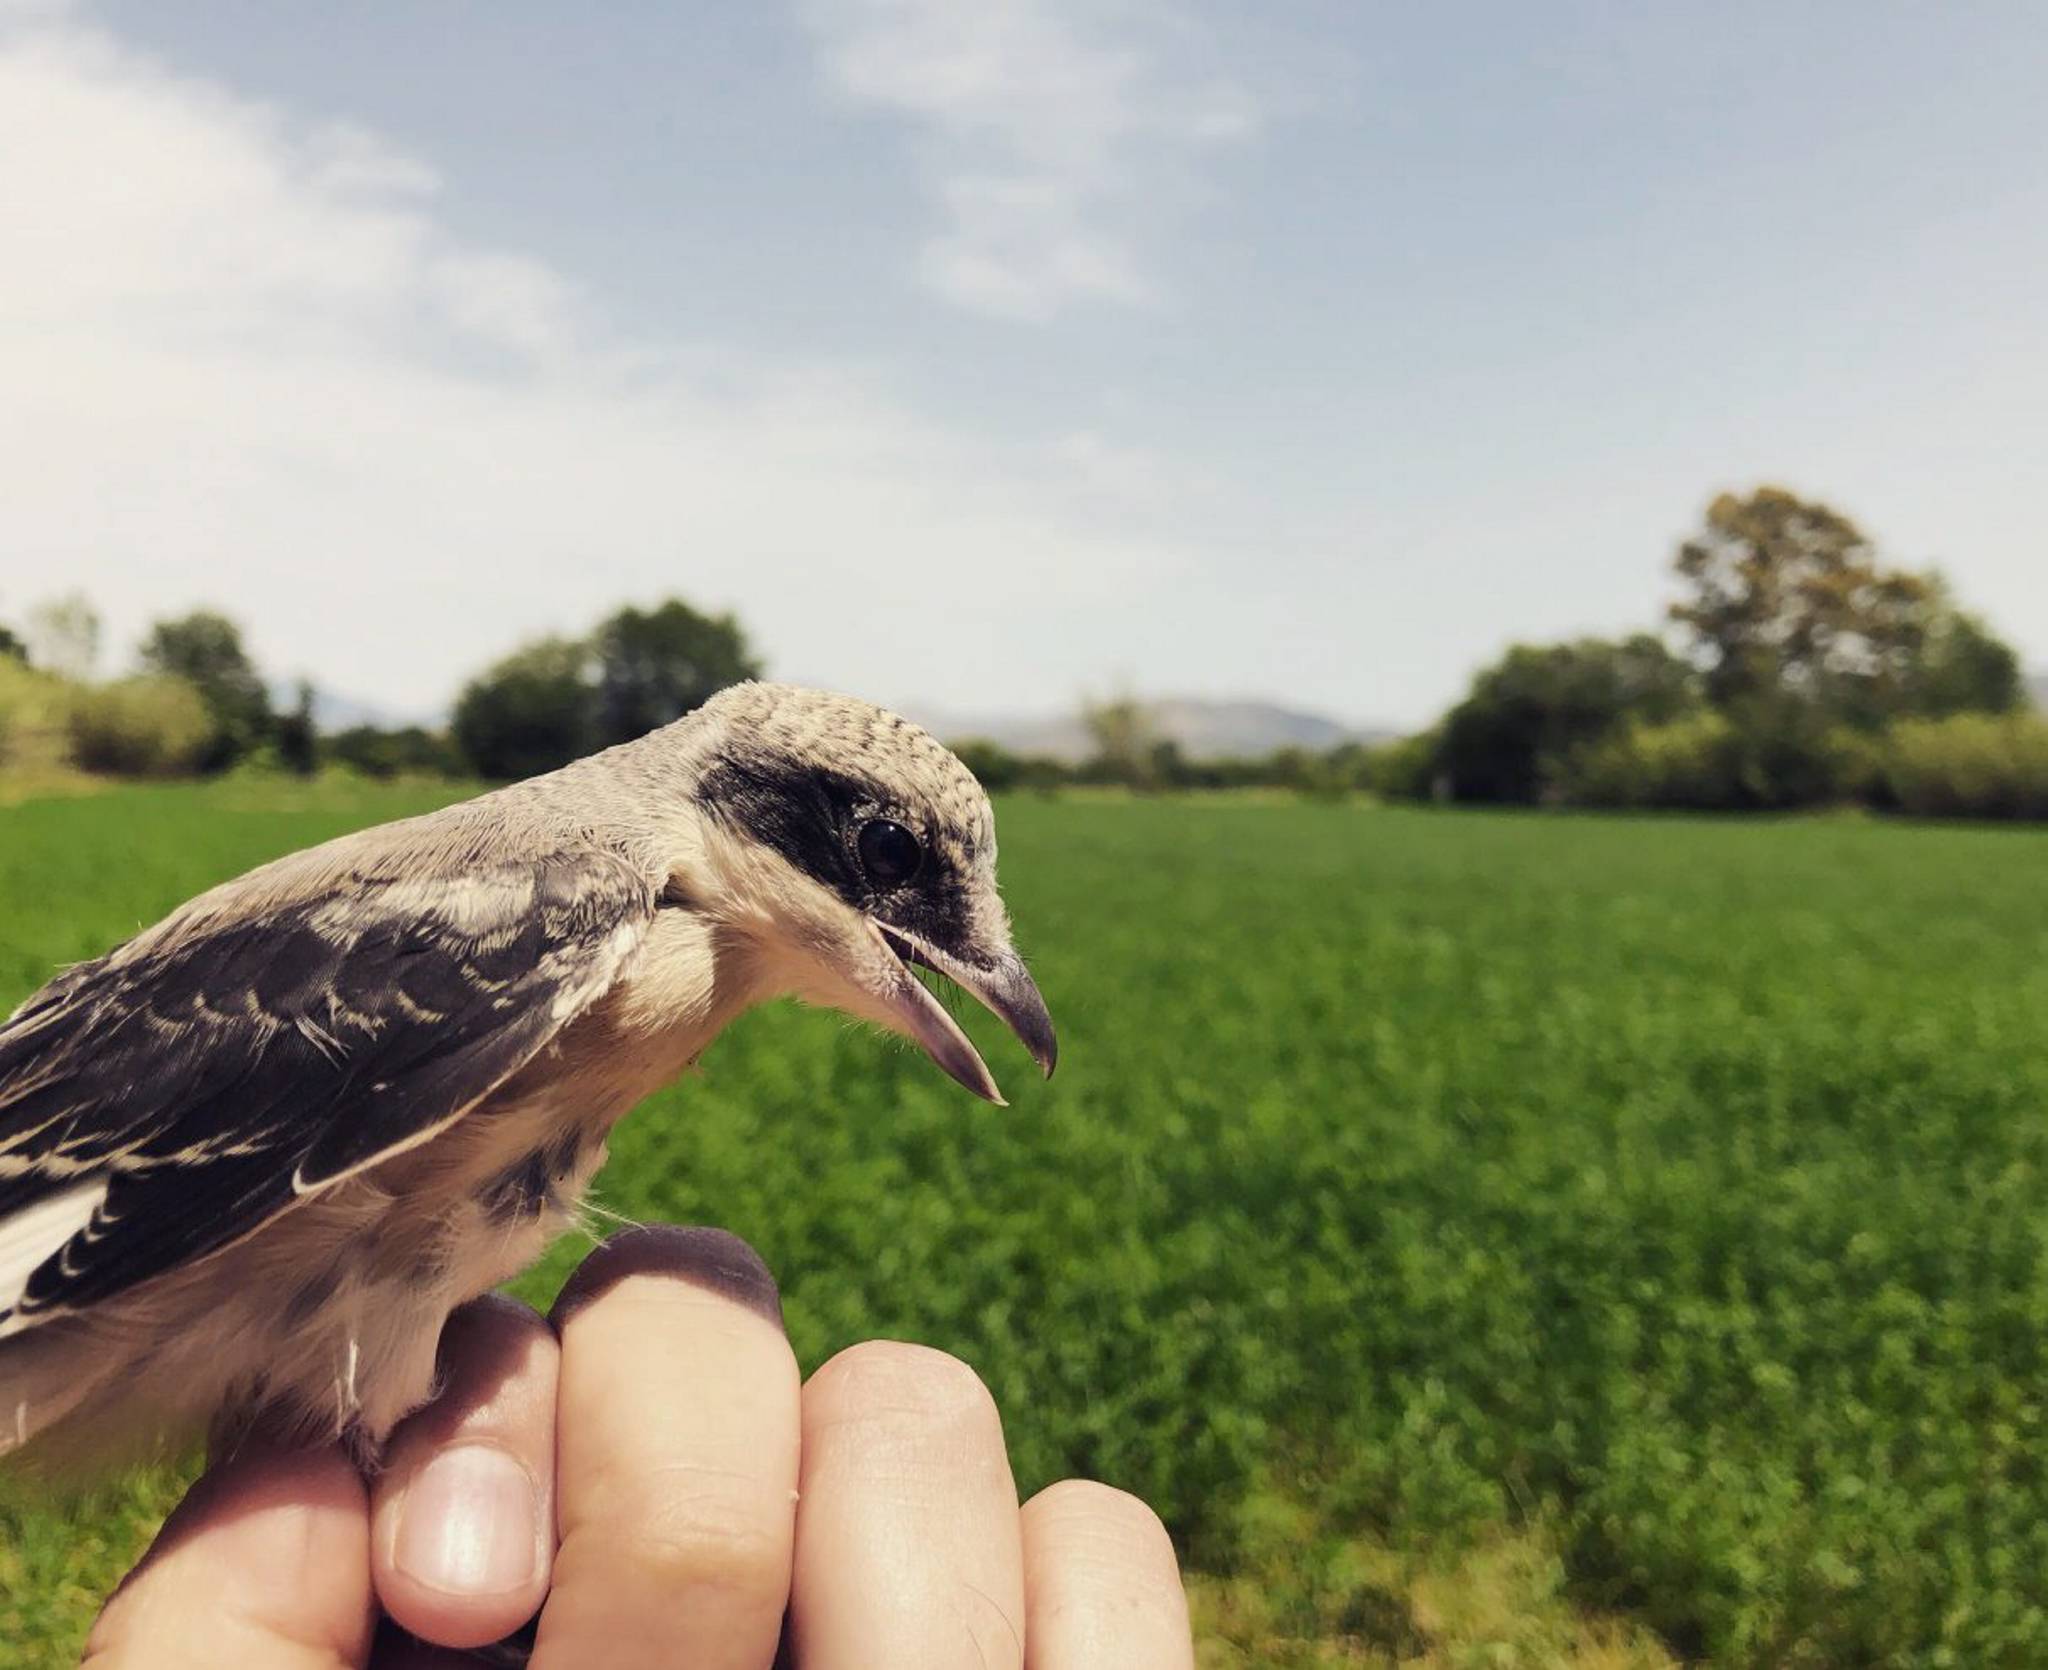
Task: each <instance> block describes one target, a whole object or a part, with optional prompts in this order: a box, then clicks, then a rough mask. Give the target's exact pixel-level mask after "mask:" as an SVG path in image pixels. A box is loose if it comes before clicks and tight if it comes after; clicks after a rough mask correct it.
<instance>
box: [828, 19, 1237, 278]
mask: <svg viewBox="0 0 2048 1670" xmlns="http://www.w3.org/2000/svg"><path fill="white" fill-rule="evenodd" d="M805 16H806V18H807V20H808V22H809V24H810V27H811V30H812V34H813V37H814V39H815V41H816V43H817V48H818V52H819V58H820V65H821V68H822V70H823V72H824V74H825V76H826V77H827V79H828V81H829V83H830V85H831V86H832V87H833V88H834V90H835V91H836V92H838V93H839V94H840V95H841V96H843V97H844V98H846V99H848V100H850V101H852V102H854V103H856V104H861V105H871V106H874V107H876V108H879V109H882V110H886V111H890V112H893V113H895V114H897V115H899V116H901V117H904V118H906V119H907V120H909V121H910V122H911V123H912V124H914V125H915V127H916V128H917V130H918V133H919V137H920V140H921V142H922V151H923V154H922V167H923V169H924V173H925V177H926V181H927V184H928V188H929V190H930V193H931V195H932V197H933V199H934V202H935V206H936V207H937V209H938V211H939V219H940V224H939V227H938V229H937V230H936V231H934V232H933V233H932V234H931V235H930V237H929V238H927V240H926V241H925V244H924V246H923V248H922V250H921V251H920V252H919V258H918V269H919V273H920V276H921V277H922V279H923V280H924V282H925V283H926V284H927V285H929V286H930V287H931V288H932V289H933V290H935V291H936V292H937V293H938V294H939V295H941V296H943V297H945V298H946V299H947V300H949V301H951V302H953V303H955V304H956V305H958V306H960V307H963V308H967V309H970V310H972V311H974V312H979V313H986V314H993V315H996V316H999V317H1005V318H1015V319H1043V318H1046V317H1048V316H1050V315H1052V314H1053V313H1055V312H1057V311H1059V310H1060V309H1061V308H1063V307H1065V306H1067V305H1069V304H1071V303H1076V302H1086V301H1109V302H1120V303H1137V302H1143V301H1145V300H1147V299H1149V298H1150V297H1151V295H1152V294H1153V285H1152V281H1151V279H1150V278H1149V276H1148V275H1147V273H1146V271H1145V263H1144V261H1143V259H1142V251H1141V248H1140V244H1141V240H1142V239H1143V237H1144V235H1145V231H1146V229H1147V228H1148V227H1156V226H1158V225H1159V224H1161V223H1162V222H1164V221H1167V220H1169V219H1171V217H1172V214H1173V211H1174V209H1175V208H1176V207H1177V206H1178V203H1179V200H1181V199H1183V198H1184V197H1185V196H1186V195H1187V193H1188V190H1189V182H1188V164H1189V161H1190V159H1191V158H1192V157H1193V156H1194V155H1196V154H1199V153H1201V152H1204V151H1206V150H1209V149H1211V148H1213V147H1215V146H1217V145H1222V144H1228V143H1232V142H1235V141H1239V140H1242V139H1244V138H1245V137H1246V136H1248V135H1249V134H1250V133H1251V132H1252V131H1253V129H1254V128H1255V126H1256V124H1257V115H1258V113H1257V110H1256V107H1255V104H1254V102H1253V100H1252V98H1251V96H1250V95H1249V94H1248V93H1247V92H1246V91H1245V89H1244V88H1243V87H1241V86H1239V85H1237V84H1236V83H1235V82H1234V81H1233V80H1232V79H1231V78H1230V77H1229V76H1228V75H1226V74H1224V73H1222V72H1220V71H1218V70H1216V69H1214V68H1211V67H1208V66H1206V65H1204V64H1203V63H1202V62H1201V59H1202V58H1203V57H1205V56H1208V55H1210V54H1209V49H1208V46H1207V43H1206V42H1205V41H1204V40H1203V38H1202V37H1201V36H1200V35H1199V33H1198V32H1197V31H1195V30H1194V29H1193V28H1192V26H1191V25H1190V24H1189V22H1188V21H1187V20H1186V19H1185V18H1184V17H1182V16H1180V15H1178V14H1177V13H1176V12H1175V11H1173V10H1172V9H1170V7H1169V5H1168V4H1167V3H1166V0H1126V3H1121V4H1119V3H1116V0H974V3H971V4H962V3H961V0H811V3H810V4H808V5H807V6H806V9H805Z"/></svg>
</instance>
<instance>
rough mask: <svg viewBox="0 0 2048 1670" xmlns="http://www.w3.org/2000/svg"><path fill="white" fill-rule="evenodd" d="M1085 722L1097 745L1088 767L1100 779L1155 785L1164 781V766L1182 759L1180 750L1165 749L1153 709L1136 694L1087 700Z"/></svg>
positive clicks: (1146, 785)
mask: <svg viewBox="0 0 2048 1670" xmlns="http://www.w3.org/2000/svg"><path fill="white" fill-rule="evenodd" d="M1081 723H1082V724H1083V725H1084V726H1085V727H1086V728H1087V731H1088V736H1089V739H1090V740H1091V741H1092V742H1093V743H1094V745H1095V747H1094V752H1093V753H1092V754H1091V755H1090V756H1089V759H1088V763H1087V766H1086V767H1085V768H1084V769H1085V771H1086V774H1087V775H1088V776H1090V777H1092V778H1094V779H1095V780H1096V781H1097V782H1105V783H1126V784H1129V785H1130V786H1131V787H1132V788H1140V789H1148V788H1152V787H1154V786H1155V785H1156V784H1157V783H1158V782H1159V781H1160V773H1161V771H1162V769H1165V768H1170V767H1171V766H1172V765H1174V764H1175V763H1176V762H1177V761H1178V758H1179V750H1178V749H1175V750H1173V751H1172V752H1171V753H1163V752H1162V751H1161V746H1160V745H1161V741H1162V738H1161V737H1160V735H1159V729H1158V724H1157V722H1156V721H1155V720H1154V718H1153V716H1152V710H1151V709H1150V708H1149V707H1147V706H1146V705H1145V704H1144V703H1143V702H1141V701H1139V700H1138V699H1137V698H1136V697H1135V696H1116V697H1112V698H1111V699H1110V700H1108V701H1103V702H1086V703H1084V704H1083V705H1082V708H1081Z"/></svg>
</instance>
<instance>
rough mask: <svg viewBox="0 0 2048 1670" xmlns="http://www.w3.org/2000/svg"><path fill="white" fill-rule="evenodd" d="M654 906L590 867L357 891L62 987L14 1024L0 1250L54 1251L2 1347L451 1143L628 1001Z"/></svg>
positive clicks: (4, 1106) (392, 878) (8, 1049)
mask: <svg viewBox="0 0 2048 1670" xmlns="http://www.w3.org/2000/svg"><path fill="white" fill-rule="evenodd" d="M654 905H655V898H654V889H653V887H652V886H651V884H650V883H649V882H648V881H647V880H646V878H644V877H643V876H641V875H640V874H639V873H638V872H637V871H636V870H635V869H634V868H633V867H632V866H630V865H629V864H627V863H626V862H625V861H624V860H622V859H620V858H618V857H615V856H614V855H612V854H610V853H606V852H602V851H598V850H595V849H592V850H583V851H566V852H557V853H553V854H549V855H546V856H542V857H539V858H535V859H532V860H524V861H513V862H498V863H493V864H490V865H485V866H478V867H476V868H474V869H471V870H467V871H464V872H461V873H457V874H452V875H444V876H439V877H412V876H407V875H403V874H397V875H386V876H382V877H370V876H363V875H356V876H351V877H346V878H343V879H342V880H340V881H338V882H336V883H335V884H334V885H332V886H331V887H328V888H325V889H323V890H321V891H320V892H319V893H318V894H317V895H316V896H309V897H303V898H299V899H295V900H290V901H287V902H282V903H278V904H276V905H274V906H271V907H269V908H266V909H264V910H262V911H261V912H259V913H257V914H254V915H250V916H247V917H241V918H233V917H219V918H214V919H210V920H209V921H208V922H206V923H204V924H203V925H202V926H201V927H200V928H199V929H198V930H197V931H194V932H192V933H190V934H188V935H185V936H183V937H179V938H176V939H175V940H174V941H172V942H169V943H151V942H150V941H149V940H147V939H145V940H142V941H138V942H137V946H138V947H139V948H140V949H139V950H138V951H137V952H136V953H135V954H120V953H117V954H114V955H110V956H108V957H103V958H101V959H99V960H98V961H97V962H93V963H87V964H83V965H81V966H80V967H78V968H75V969H72V970H70V971H68V972H67V973H66V974H64V975H63V976H60V977H59V979H57V980H55V981H53V982H52V983H51V985H50V986H48V987H46V988H45V989H44V990H43V991H42V992H40V993H38V994H37V995H36V996H35V997H33V998H31V999H30V1000H29V1002H28V1003H26V1004H24V1005H23V1006H22V1008H21V1009H20V1010H18V1011H17V1012H16V1014H15V1016H14V1018H13V1019H12V1020H10V1021H9V1022H7V1023H6V1025H5V1026H0V1230H4V1227H5V1226H6V1225H8V1224H10V1223H12V1224H18V1225H22V1226H29V1225H33V1224H38V1223H48V1224H50V1225H52V1226H53V1229H52V1233H54V1234H55V1235H57V1237H58V1239H57V1240H56V1241H54V1242H53V1243H52V1244H51V1245H50V1246H49V1248H48V1249H47V1251H46V1252H45V1253H44V1254H43V1255H42V1256H41V1257H39V1258H37V1259H35V1260H34V1262H33V1263H32V1264H30V1265H28V1266H27V1267H24V1263H23V1259H24V1254H23V1251H22V1248H21V1247H15V1248H13V1249H12V1251H13V1254H14V1257H13V1259H12V1260H11V1264H12V1268H13V1270H14V1272H15V1275H14V1277H13V1279H5V1280H0V1336H5V1335H7V1334H10V1333H17V1332H19V1331H21V1330H22V1329H23V1328H26V1327H28V1326H31V1325H33V1324H34V1323H36V1322H39V1321H43V1320H45V1319H47V1318H49V1317H51V1316H55V1315H61V1314H64V1313H67V1312H75V1311H78V1310H82V1309H84V1308H86V1307H88V1306H90V1305H93V1304H96V1303H98V1302H100V1301H101V1300H104V1299H106V1298H108V1297H110V1296H111V1295H113V1294H116V1293H120V1292H122V1291H123V1290H125V1289H127V1288H130V1287H132V1286H134V1285H135V1284H136V1283H138V1282H141V1281H145V1280H147V1279H148V1278H150V1277H151V1276H154V1275H157V1274H159V1273H161V1272H163V1271H166V1270H169V1269H172V1268H174V1267H177V1266H179V1265H183V1264H186V1263H189V1262H190V1261H192V1260H194V1259H196V1258H200V1257H203V1256H204V1255H205V1254H207V1253H209V1252H213V1251H216V1250H218V1249H219V1248H221V1247H223V1246H226V1245H227V1244H229V1243H230V1242H232V1241H235V1240H238V1239H240V1238H241V1237H242V1236H244V1235H246V1234H248V1233H249V1232H250V1231H251V1230H253V1229H255V1228H257V1227H258V1226H260V1225H261V1224H262V1223H263V1222H265V1221H266V1220H267V1219H269V1218H271V1217H272V1216H274V1215H275V1214H276V1213H278V1212H280V1211H283V1210H285V1209H286V1208H288V1207H289V1206H290V1205H291V1204H292V1203H293V1202H294V1201H295V1200H298V1199H301V1198H303V1197H305V1196H307V1195H309V1194H314V1193H317V1192H319V1191H320V1190H322V1189H325V1188H328V1187H330V1186H331V1185H333V1184H334V1183H336V1182H338V1181H340V1180H342V1179H344V1178H346V1177H349V1176H351V1175H353V1174H355V1173H357V1172H359V1171H362V1170H364V1169H365V1168H367V1167H369V1166H373V1165H376V1164H378V1163H379V1162H380V1161H383V1160H385V1159H389V1158H391V1157H392V1156H394V1155H396V1154H398V1153H401V1152H403V1151H404V1150H406V1149H407V1148H410V1147H413V1146H415V1145H417V1144H418V1143H420V1142H423V1141H425V1140H427V1139H428V1138H430V1137H432V1136H433V1135H435V1134H436V1133H437V1132H439V1131H441V1130H443V1129H445V1128H446V1127H447V1126H448V1125H449V1124H451V1123H452V1122H453V1121H454V1120H456V1119H458V1118H459V1117H461V1115H462V1114H463V1113H464V1112H466V1111H467V1110H468V1109H469V1108H470V1107H472V1106H473V1105H474V1104H475V1103H476V1102H477V1101H478V1100H479V1099H481V1098H482V1097H484V1096H486V1095H488V1094H489V1092H490V1091H491V1090H492V1089H494V1088H495V1087H496V1086H497V1085H499V1084H500V1083H502V1082H503V1081H504V1080H505V1079H506V1078H507V1077H509V1076H510V1075H511V1074H512V1073H514V1072H516V1071H517V1070H518V1069H519V1068H520V1067H521V1066H523V1065H524V1064H525V1063H526V1062H527V1061H528V1060H530V1059H531V1058H532V1057H533V1056H534V1055H535V1054H536V1053H537V1052H538V1051H539V1050H540V1049H541V1048H542V1047H543V1046H545V1045H546V1043H547V1042H548V1040H549V1039H551V1038H552V1037H553V1036H554V1035H555V1034H556V1033H557V1032H559V1031H560V1030H561V1028H562V1027H563V1026H565V1025H566V1024H567V1023H568V1022H569V1021H570V1020H571V1019H573V1018H574V1017H575V1016H576V1015H577V1014H579V1013H581V1012H582V1010H583V1009H585V1008H586V1007H588V1006H589V1004H590V1003H592V1002H593V1001H594V1000H595V999H596V998H597V997H599V996H600V995H602V994H603V993H604V992H605V991H606V990H607V989H608V988H609V987H610V986H611V985H612V984H613V982H614V981H615V980H616V979H617V978H618V976H619V973H620V971H621V969H622V967H623V966H624V965H625V963H626V961H627V959H628V958H629V957H630V956H631V955H632V954H633V952H634V951H635V949H636V948H637V947H638V945H639V943H640V940H641V938H642V936H643V935H644V933H645V930H646V926H647V923H648V921H649V920H650V919H651V917H652V915H653V911H654ZM100 1185H104V1193H103V1194H99V1193H97V1189H98V1187H99V1186H100ZM60 1199H61V1200H63V1201H68V1202H78V1203H80V1204H84V1203H86V1202H93V1205H92V1210H91V1212H90V1216H89V1217H88V1218H87V1219H86V1220H85V1221H84V1222H83V1223H82V1224H73V1223H72V1222H71V1220H70V1218H69V1217H68V1216H67V1214H66V1213H65V1212H64V1211H62V1210H56V1209H54V1208H52V1206H51V1205H50V1203H52V1202H55V1201H58V1200H60ZM39 1208H40V1209H41V1210H40V1211H39V1210H38V1209H39ZM17 1239H21V1238H20V1237H17Z"/></svg>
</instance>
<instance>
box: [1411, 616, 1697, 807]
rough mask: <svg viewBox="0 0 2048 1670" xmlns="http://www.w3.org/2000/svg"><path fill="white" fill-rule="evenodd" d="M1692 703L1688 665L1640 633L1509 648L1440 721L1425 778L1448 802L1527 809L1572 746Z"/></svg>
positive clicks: (1693, 681)
mask: <svg viewBox="0 0 2048 1670" xmlns="http://www.w3.org/2000/svg"><path fill="white" fill-rule="evenodd" d="M1698 700H1699V692H1698V681H1697V677H1696V675H1695V673H1694V671H1693V669H1692V667H1691V665H1690V664H1689V663H1687V662H1686V661H1685V660H1684V659H1683V658H1682V657H1680V656H1678V655H1675V654H1673V653H1672V651H1671V650H1670V649H1669V648H1668V647H1667V646H1666V645H1665V643H1664V642H1663V640H1662V639H1660V638H1657V637H1654V636H1652V635H1651V634H1650V633H1647V632H1640V633H1637V634H1636V635H1635V636H1634V637H1631V638H1626V639H1623V640H1621V641H1620V642H1618V643H1617V642H1612V641H1610V640H1607V639H1603V638H1580V639H1576V640H1574V641H1573V642H1571V643H1564V644H1542V645H1535V644H1516V645H1514V646H1513V647H1512V648H1510V649H1509V650H1508V652H1507V654H1506V655H1504V656H1502V657H1501V659H1500V660H1499V661H1497V662H1495V663H1494V664H1493V665H1492V666H1491V667H1487V668H1484V669H1482V670H1481V671H1480V673H1479V674H1478V675H1477V676H1476V677H1475V678H1474V679H1473V680H1472V689H1471V692H1470V693H1469V694H1468V695H1467V696H1466V697H1465V699H1464V700H1463V701H1462V702H1460V703H1459V704H1458V705H1457V706H1456V707H1454V708H1453V709H1451V711H1450V713H1449V714H1448V715H1446V716H1445V718H1444V721H1443V725H1442V727H1441V729H1440V731H1439V733H1438V735H1437V738H1436V743H1435V749H1434V755H1435V757H1434V759H1433V761H1432V762H1431V763H1432V770H1431V771H1430V773H1429V774H1428V775H1429V776H1430V777H1432V778H1435V777H1441V778H1442V779H1444V780H1445V781H1446V782H1447V783H1448V785H1449V789H1450V793H1451V796H1452V797H1453V798H1454V799H1458V800H1482V801H1505V802H1509V803H1516V804H1524V805H1527V804H1533V803H1534V802H1536V801H1539V800H1542V799H1544V798H1545V797H1546V795H1547V793H1549V792H1550V791H1551V790H1552V789H1553V788H1554V786H1555V784H1556V782H1557V779H1558V777H1559V775H1560V773H1561V772H1562V771H1563V769H1564V767H1565V764H1566V762H1567V761H1568V759H1569V757H1570V756H1571V754H1572V752H1573V751H1574V750H1576V749H1579V748H1583V747H1585V746H1587V745H1588V744H1590V743H1593V742H1596V741H1598V740H1600V739H1601V738H1602V737H1604V736H1606V735H1608V734H1609V733H1610V732H1612V731H1614V730H1616V729H1618V728H1619V727H1620V726H1621V725H1622V724H1623V723H1625V722H1627V721H1630V720H1639V721H1641V722H1643V723H1647V724H1661V723H1663V722H1665V721H1667V720H1670V719H1674V718H1676V717H1677V716H1678V715H1679V714H1681V713H1683V712H1685V711H1686V710H1687V709H1688V708H1690V707H1692V706H1694V705H1695V704H1696V703H1697V702H1698Z"/></svg>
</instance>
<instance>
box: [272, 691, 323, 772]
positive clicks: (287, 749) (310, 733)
mask: <svg viewBox="0 0 2048 1670" xmlns="http://www.w3.org/2000/svg"><path fill="white" fill-rule="evenodd" d="M277 757H278V762H279V763H280V764H281V765H282V766H283V767H284V768H285V770H287V771H290V772H295V773H297V774H298V775H299V776H301V777H310V776H312V775H313V773H314V772H315V771H316V770H318V769H319V766H320V729H319V727H318V726H317V725H315V724H314V723H313V687H312V685H310V684H308V683H307V682H306V681H305V680H304V679H300V680H299V697H298V700H297V701H296V702H295V703H294V704H293V705H292V710H291V712H289V713H281V714H279V715H278V717H277Z"/></svg>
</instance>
